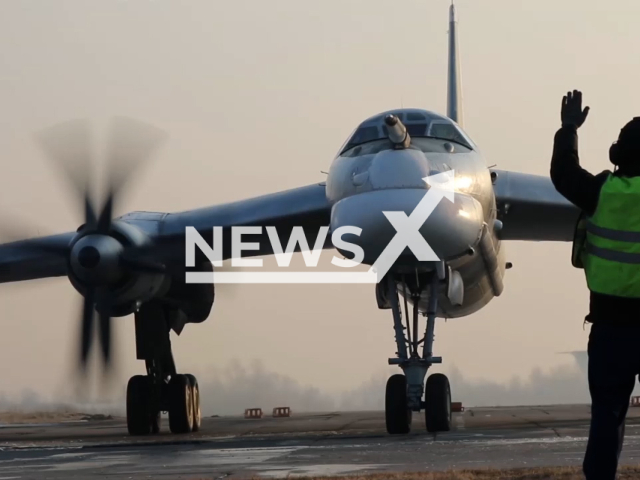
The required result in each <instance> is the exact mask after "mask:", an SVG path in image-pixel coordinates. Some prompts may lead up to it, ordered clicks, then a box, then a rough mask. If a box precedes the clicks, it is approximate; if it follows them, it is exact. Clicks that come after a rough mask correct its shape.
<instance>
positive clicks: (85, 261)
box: [78, 246, 100, 268]
mask: <svg viewBox="0 0 640 480" xmlns="http://www.w3.org/2000/svg"><path fill="white" fill-rule="evenodd" d="M78 263H79V264H80V265H82V266H83V267H84V268H94V267H95V266H96V265H98V264H99V263H100V252H98V249H97V248H96V247H93V246H88V247H84V248H83V249H82V250H80V252H78Z"/></svg>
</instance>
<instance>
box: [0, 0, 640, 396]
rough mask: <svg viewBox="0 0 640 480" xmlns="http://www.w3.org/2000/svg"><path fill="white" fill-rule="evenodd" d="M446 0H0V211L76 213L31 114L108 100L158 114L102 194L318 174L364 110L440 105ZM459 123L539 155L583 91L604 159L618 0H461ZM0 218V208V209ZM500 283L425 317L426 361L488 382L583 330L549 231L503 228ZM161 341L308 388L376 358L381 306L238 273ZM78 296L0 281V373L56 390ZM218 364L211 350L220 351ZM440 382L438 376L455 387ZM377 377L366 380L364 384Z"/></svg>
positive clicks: (160, 203)
mask: <svg viewBox="0 0 640 480" xmlns="http://www.w3.org/2000/svg"><path fill="white" fill-rule="evenodd" d="M448 4H449V2H448V1H446V0H437V1H436V0H398V1H396V2H389V1H388V0H385V1H383V0H323V1H321V2H318V1H307V0H270V1H268V2H265V1H259V0H253V1H248V0H245V1H241V0H236V1H233V2H228V1H225V2H223V1H217V0H200V1H196V0H191V1H188V2H187V1H178V0H128V1H125V0H121V1H116V0H113V1H106V0H104V1H97V0H92V1H87V0H74V1H71V0H57V1H55V2H53V1H49V2H45V1H36V0H4V1H2V2H0V158H1V159H2V163H1V165H2V168H1V169H0V213H1V214H2V215H1V216H0V217H8V218H18V219H23V220H24V223H26V224H29V225H33V226H34V227H33V229H32V231H33V233H34V234H35V233H36V227H37V228H38V229H40V233H53V232H58V231H67V230H70V229H75V228H76V226H77V225H78V223H79V221H80V218H79V208H78V205H75V204H74V202H73V195H71V194H70V192H68V189H67V187H66V185H65V183H64V182H62V181H60V176H59V175H57V174H56V173H55V171H54V170H53V168H52V166H51V164H50V163H49V162H48V161H46V160H45V159H44V158H42V156H41V155H40V153H39V151H38V150H37V149H36V147H35V145H34V143H33V141H32V134H33V132H35V131H37V130H39V129H41V128H44V127H47V126H50V125H52V124H55V123H58V122H61V121H65V120H68V119H72V118H77V117H89V118H91V119H92V120H93V121H94V122H95V125H96V127H100V126H104V124H105V123H106V121H107V120H108V118H109V117H110V116H112V115H117V114H123V115H128V116H132V117H135V118H139V119H141V120H144V121H147V122H150V123H153V124H155V125H157V126H158V127H160V128H163V129H165V130H166V131H167V132H168V133H169V134H170V138H169V140H168V142H167V144H166V145H165V147H164V148H163V149H162V151H161V152H160V154H159V155H158V157H157V159H156V160H155V161H154V162H153V163H152V164H151V165H149V166H148V167H147V168H146V169H145V170H144V172H142V174H141V175H139V176H138V178H137V179H136V180H135V181H134V182H133V183H132V185H130V187H132V188H130V189H129V194H128V196H127V198H126V199H124V201H123V204H121V205H120V207H119V211H120V212H121V213H124V212H126V211H129V210H133V209H140V210H157V211H173V210H182V209H187V208H192V207H200V206H205V205H210V204H215V203H219V202H224V201H230V200H235V199H241V198H245V197H250V196H255V195H259V194H263V193H269V192H273V191H278V190H282V189H288V188H293V187H296V186H300V185H305V184H309V183H313V182H317V181H322V180H323V179H324V178H325V177H324V175H323V174H321V173H320V171H321V170H327V169H328V167H329V165H330V162H331V160H332V158H333V156H334V154H335V153H336V151H337V149H338V148H339V147H340V145H341V144H342V143H343V141H344V140H345V138H346V136H347V135H348V134H349V133H350V132H351V131H352V130H353V128H354V127H355V125H356V124H357V123H358V122H359V121H361V120H362V119H363V118H365V117H368V116H370V115H372V114H375V113H377V112H380V111H383V110H386V109H389V108H395V107H399V106H401V105H404V106H405V107H420V108H427V109H432V110H435V111H437V112H444V110H445V98H446V92H445V89H446V58H447V57H446V41H447V37H446V32H447V8H448ZM457 4H458V12H459V18H460V28H459V37H460V38H459V40H460V50H461V61H462V75H463V98H464V115H465V125H464V126H465V129H466V130H467V132H468V133H469V135H470V136H471V137H472V138H473V139H474V140H475V142H476V143H477V144H478V145H479V146H480V149H481V151H482V152H483V153H484V154H485V156H486V157H487V162H488V163H489V164H490V165H491V164H498V166H499V168H502V169H509V170H516V171H521V172H527V173H535V174H544V175H547V174H548V167H549V159H550V153H551V145H552V138H553V134H554V132H555V130H556V128H557V127H558V126H559V106H560V100H561V97H562V95H563V94H564V93H565V92H566V91H567V90H568V89H573V88H580V89H582V90H583V91H584V95H585V100H586V102H587V104H589V105H590V106H591V114H590V118H589V119H588V121H587V123H586V125H585V126H584V127H583V129H582V130H581V132H580V134H581V152H582V158H583V162H584V165H586V166H587V167H589V168H590V169H592V170H593V171H596V170H598V171H599V170H601V169H603V168H607V150H608V148H609V145H610V143H611V142H612V141H613V140H614V139H615V137H616V136H617V134H618V131H619V129H620V127H621V126H622V125H623V124H624V123H625V122H626V121H627V120H629V119H630V118H631V117H633V116H634V115H640V93H639V91H638V79H639V76H640V56H638V55H637V54H636V52H635V48H636V46H637V45H639V44H640V30H638V28H637V18H638V16H639V15H640V3H638V2H637V1H636V0H610V1H608V2H601V1H585V0H563V1H562V2H558V1H556V0H536V1H533V0H531V1H513V0H483V1H482V2H479V1H473V0H459V1H458V2H457ZM0 227H1V225H0ZM506 248H507V251H508V257H509V258H508V259H509V261H511V262H513V264H514V268H513V269H512V270H510V271H508V272H507V278H506V288H505V291H504V293H503V295H502V296H501V297H500V298H498V299H495V300H494V301H492V302H491V303H490V305H489V306H488V307H486V308H485V309H484V310H482V311H481V312H479V313H477V314H475V315H473V316H471V317H467V318H464V319H457V320H451V321H449V322H447V323H446V324H445V323H444V322H440V323H439V324H438V325H437V328H436V335H437V339H436V353H437V354H439V355H442V356H443V357H444V364H443V366H441V367H437V369H438V370H440V371H451V369H452V368H453V367H454V366H455V367H456V368H457V369H458V370H459V371H461V372H462V373H463V374H464V376H465V378H467V379H487V380H491V381H498V382H506V381H507V380H508V379H510V378H512V377H513V376H514V375H527V376H528V375H529V372H531V371H532V370H533V369H534V368H536V367H539V368H542V369H543V370H544V369H549V368H551V367H555V366H557V365H560V364H562V363H569V362H571V361H572V359H571V358H570V357H568V356H560V355H556V352H559V351H565V350H582V349H584V348H586V340H587V335H588V327H587V328H586V329H584V330H583V326H582V321H583V318H584V315H585V313H586V311H587V297H588V295H587V289H586V286H585V283H584V280H583V278H582V273H581V272H580V271H577V270H574V269H572V267H571V265H570V262H569V256H570V246H569V245H567V244H550V243H547V244H542V243H540V244H533V243H509V244H507V245H506ZM227 293H228V295H225V292H224V291H221V292H220V294H219V295H218V297H217V299H216V304H215V305H214V310H213V313H212V315H211V317H210V318H209V320H208V321H207V322H205V323H204V324H201V325H190V326H188V327H187V328H186V329H185V331H184V332H183V334H182V336H181V337H179V338H175V337H174V341H173V345H174V348H175V356H176V360H177V362H178V366H179V368H180V370H182V371H193V372H195V373H198V374H201V375H206V373H207V371H208V370H209V369H210V368H213V366H214V365H217V366H218V367H220V366H225V365H229V364H232V362H244V361H252V360H254V359H255V360H258V361H261V362H262V364H263V366H264V368H265V369H267V370H269V371H275V372H279V373H282V374H285V375H288V376H290V377H292V378H294V379H296V380H298V381H300V382H301V383H303V384H309V385H313V386H316V387H318V388H320V389H322V390H323V391H324V390H326V391H330V390H331V391H332V390H343V389H347V388H350V387H353V386H356V385H359V384H361V383H363V382H366V381H368V380H369V379H370V378H371V377H372V375H379V374H380V373H381V372H384V371H385V370H386V369H387V368H388V367H386V363H387V358H388V357H389V356H391V355H393V352H394V351H395V344H394V341H393V329H392V323H391V315H390V313H389V312H388V311H379V310H378V309H377V308H376V303H375V297H374V292H373V287H372V286H371V285H353V286H341V285H338V286H313V285H305V286H301V285H298V286H288V285H280V286H275V285H274V286H242V287H238V288H237V289H235V290H233V291H232V292H227ZM78 302H79V296H78V295H77V294H76V292H75V290H73V288H72V287H71V286H70V285H69V283H68V281H67V280H66V279H64V278H63V279H56V280H45V281H37V282H31V283H30V284H28V285H2V286H1V287H0V312H1V323H0V325H1V326H2V335H0V362H1V364H2V365H3V368H1V369H0V390H3V391H4V392H6V393H9V394H10V393H14V392H19V391H20V390H22V389H24V388H26V387H31V388H33V389H34V390H36V391H38V392H41V393H52V392H58V391H61V390H64V386H65V383H66V381H67V380H66V378H67V377H68V375H69V368H68V366H69V363H70V355H71V354H75V350H74V348H75V341H76V338H77V328H78V327H77V322H78V312H77V309H78V307H79V305H78ZM132 320H133V317H128V318H123V319H117V321H116V323H117V324H118V327H117V328H118V337H119V340H120V342H119V344H118V346H117V348H118V354H119V368H120V371H121V374H122V378H123V380H122V382H123V385H124V382H125V381H126V378H127V377H128V376H129V375H132V374H134V373H142V371H143V365H142V364H141V362H136V361H135V352H134V339H133V321H132ZM230 362H231V363H230ZM453 389H454V391H455V384H454V385H453ZM382 393H383V392H380V394H381V395H382Z"/></svg>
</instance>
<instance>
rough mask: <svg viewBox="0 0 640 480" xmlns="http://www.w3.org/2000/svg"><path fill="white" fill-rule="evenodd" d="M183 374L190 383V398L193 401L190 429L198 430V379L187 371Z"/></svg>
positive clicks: (200, 419) (200, 422)
mask: <svg viewBox="0 0 640 480" xmlns="http://www.w3.org/2000/svg"><path fill="white" fill-rule="evenodd" d="M185 376H186V377H187V378H188V379H189V384H190V385H191V399H192V402H193V407H192V410H191V411H192V413H193V424H192V427H191V431H192V432H197V431H199V430H200V425H202V413H201V411H200V387H198V380H197V379H196V377H195V376H193V375H191V374H189V373H188V374H186V375H185Z"/></svg>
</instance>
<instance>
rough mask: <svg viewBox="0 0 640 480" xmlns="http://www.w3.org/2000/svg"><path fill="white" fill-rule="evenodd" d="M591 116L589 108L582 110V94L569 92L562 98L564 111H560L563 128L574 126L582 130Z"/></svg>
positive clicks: (576, 91) (575, 91)
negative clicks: (588, 116)
mask: <svg viewBox="0 0 640 480" xmlns="http://www.w3.org/2000/svg"><path fill="white" fill-rule="evenodd" d="M587 115H589V107H585V108H584V110H583V109H582V92H580V91H578V90H574V91H573V92H568V93H567V94H566V95H565V96H564V97H563V98H562V110H561V111H560V119H561V120H562V126H563V127H564V126H568V125H573V126H574V127H576V128H580V127H581V126H582V124H583V123H584V121H585V120H586V119H587Z"/></svg>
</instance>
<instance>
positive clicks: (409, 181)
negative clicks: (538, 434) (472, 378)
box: [0, 4, 579, 435]
mask: <svg viewBox="0 0 640 480" xmlns="http://www.w3.org/2000/svg"><path fill="white" fill-rule="evenodd" d="M456 27H457V21H456V10H455V6H454V5H453V4H452V5H451V7H450V18H449V67H448V89H447V90H448V92H447V97H448V99H447V115H446V116H442V115H439V114H437V113H433V112H430V111H427V110H420V109H408V108H401V109H398V110H393V111H390V112H384V113H381V114H378V115H375V116H372V117H371V118H368V119H366V120H365V121H364V122H362V123H361V124H360V125H359V126H358V127H357V128H356V129H355V130H354V132H353V133H352V134H351V135H350V136H349V138H348V139H347V141H346V142H345V143H344V145H343V146H342V147H341V148H340V150H339V152H338V154H337V156H336V158H335V159H334V160H333V163H332V164H331V167H330V170H329V172H328V176H327V178H326V182H322V183H318V184H313V185H307V186H303V187H300V188H296V189H293V190H287V191H282V192H278V193H273V194H270V195H265V196H260V197H256V198H251V199H247V200H242V201H238V202H233V203H228V204H223V205H216V206H209V207H205V208H200V209H197V210H191V211H185V212H178V213H152V212H132V213H128V214H126V215H123V216H121V217H118V218H113V214H112V212H113V205H114V202H115V201H116V200H117V198H118V195H119V192H120V190H121V187H122V185H123V183H124V181H125V180H126V179H128V178H129V176H130V173H131V171H132V169H133V166H135V165H136V164H137V163H139V162H140V161H141V160H142V159H144V158H146V157H148V156H149V155H150V154H151V153H152V152H153V150H154V149H155V148H156V147H157V146H158V145H159V142H160V141H161V139H162V133H161V132H159V131H157V130H155V129H153V128H152V127H148V126H145V125H143V124H140V123H138V122H135V121H132V120H126V119H121V120H120V121H118V122H116V123H114V128H113V134H112V141H111V147H110V150H109V152H110V153H109V155H108V158H110V161H111V162H112V163H114V164H116V166H117V168H116V167H114V169H113V172H114V173H112V175H111V181H110V184H109V190H108V195H107V197H106V201H105V202H104V204H103V205H102V207H101V208H100V209H96V207H95V205H94V203H93V200H92V198H93V197H92V190H91V188H89V183H88V181H87V180H86V175H84V174H83V173H82V172H83V169H82V168H80V167H77V165H82V160H83V159H86V158H89V154H90V152H89V148H88V140H87V138H88V133H87V130H86V124H84V123H82V122H69V123H66V124H63V125H59V126H56V127H52V128H51V129H50V130H47V131H45V132H43V133H42V134H41V135H40V144H41V146H42V147H43V149H44V150H45V152H46V153H48V154H49V156H51V157H54V158H55V159H56V160H58V161H59V162H60V163H61V164H62V165H66V166H67V167H66V168H67V170H68V172H67V173H68V174H69V177H70V178H71V179H72V183H73V185H74V186H75V188H76V189H77V190H78V196H79V198H80V199H81V201H82V202H83V205H84V212H85V215H84V222H83V224H82V225H81V226H80V227H79V228H78V229H77V231H75V232H69V233H63V234H59V235H53V236H45V237H38V238H30V239H24V240H18V241H13V242H11V243H6V244H3V245H0V282H17V281H25V280H31V279H38V278H46V277H60V276H66V277H68V278H69V280H70V282H71V284H72V285H73V287H74V288H75V289H76V290H77V291H78V292H79V293H80V294H81V295H82V297H83V299H84V300H83V301H84V306H83V308H82V312H81V331H82V335H81V339H80V364H81V365H84V364H85V363H86V361H87V357H88V354H89V352H90V350H91V347H92V345H93V343H94V333H93V331H94V327H97V328H95V329H96V330H97V337H98V339H99V345H100V347H101V348H100V351H101V352H102V357H103V359H104V362H105V364H106V365H107V366H108V365H109V364H110V357H111V340H110V331H111V326H110V325H111V318H112V317H121V316H127V315H131V314H133V315H134V319H135V335H136V355H137V358H138V359H139V360H144V362H145V366H146V375H136V376H134V377H132V378H131V379H130V380H129V383H128V386H127V406H126V407H127V425H128V430H129V432H130V434H132V435H143V434H149V433H152V432H157V431H158V430H159V428H160V420H159V419H160V413H161V412H162V411H168V414H169V426H170V429H171V431H172V432H174V433H185V432H190V431H196V430H198V429H199V427H200V406H199V405H200V399H199V390H198V384H197V381H196V379H195V377H193V376H192V375H184V374H178V373H177V372H178V369H177V367H176V365H175V362H174V359H173V355H172V351H171V343H170V340H169V333H170V330H174V331H175V332H176V333H177V334H180V332H181V331H182V329H183V328H184V326H185V325H186V324H192V323H200V322H203V321H204V320H206V319H207V317H209V315H210V312H211V309H212V306H213V302H214V285H213V284H206V283H203V284H197V283H196V284H193V283H188V282H187V281H186V280H185V276H186V275H185V274H186V272H188V271H199V272H212V271H213V270H212V269H213V267H212V265H211V262H208V261H207V259H206V258H205V257H204V256H199V257H198V259H197V262H196V263H195V267H194V268H190V269H188V268H186V266H185V265H186V264H185V256H186V254H185V242H186V241H185V231H186V229H187V227H193V228H195V229H196V231H197V232H198V233H199V234H200V235H201V236H202V237H203V238H204V239H206V240H207V241H208V242H209V243H211V242H213V239H214V235H213V233H212V232H213V227H222V231H223V239H224V240H225V242H224V248H223V256H224V258H225V259H228V258H230V257H231V255H232V250H231V249H230V248H229V247H228V245H229V241H228V240H229V238H230V232H231V228H232V227H237V226H258V227H267V226H272V227H276V230H277V233H278V236H279V237H280V238H281V239H284V240H286V239H287V238H289V236H290V235H291V233H292V231H293V229H294V227H297V226H298V227H299V226H301V227H303V228H304V233H305V235H306V236H307V237H308V238H315V236H316V235H317V234H318V233H319V232H320V231H321V230H322V229H323V228H325V229H326V228H327V227H329V228H330V230H331V231H335V230H337V229H338V228H340V227H342V226H355V227H358V228H361V229H362V230H361V235H359V236H357V237H353V238H352V239H351V241H352V243H354V244H356V245H359V246H360V247H361V248H362V249H363V250H364V253H365V255H364V263H365V264H368V265H371V264H372V263H373V262H374V261H375V259H376V258H377V257H378V256H379V255H380V254H381V252H382V250H383V249H384V248H385V246H386V245H388V243H389V242H390V241H391V239H392V238H393V237H394V235H395V233H396V230H395V227H394V226H393V225H392V223H391V222H390V220H389V219H388V218H387V217H386V216H385V214H384V213H383V212H389V211H396V212H405V213H406V214H407V215H408V214H410V213H411V212H412V211H413V210H414V209H415V207H416V206H417V205H418V203H419V202H420V200H421V199H422V198H423V197H424V196H425V194H426V193H425V192H428V191H429V189H430V188H432V187H431V186H430V185H428V184H427V183H425V181H424V180H423V178H425V177H428V176H430V175H434V174H441V173H443V172H454V190H455V195H454V197H453V201H451V200H448V199H443V200H442V201H440V202H439V204H438V205H437V207H436V208H435V209H434V210H433V212H432V213H431V215H429V216H428V218H427V219H426V221H424V223H423V224H422V225H421V226H419V232H420V234H421V236H422V237H423V238H424V239H425V240H426V241H427V242H428V244H429V245H430V246H431V247H432V249H433V251H434V252H435V253H436V254H437V256H438V260H437V261H422V260H419V259H418V258H416V256H415V255H414V254H413V252H412V250H411V249H405V250H404V251H403V253H402V255H401V256H400V257H399V258H398V260H397V262H396V263H395V264H394V265H393V267H392V268H391V270H390V271H389V272H388V273H387V274H386V276H385V277H384V278H383V279H382V280H381V281H380V282H378V283H377V284H376V286H375V297H376V301H377V304H378V306H379V308H381V309H389V310H391V313H392V318H393V328H394V331H395V340H396V347H397V351H396V357H394V358H392V359H390V360H389V363H390V364H394V365H398V366H399V367H400V368H401V369H402V372H403V373H402V374H397V375H393V376H392V377H390V378H389V381H388V383H387V386H386V397H385V398H386V401H385V415H386V426H387V430H388V432H389V433H390V434H405V433H408V432H409V431H410V429H411V418H412V414H413V413H414V412H420V411H422V410H424V412H425V418H426V427H427V430H428V431H429V432H438V431H447V430H449V429H450V425H451V389H450V385H449V381H448V379H447V377H446V376H444V375H442V374H439V373H436V374H432V375H430V376H429V377H428V378H427V380H426V384H425V377H426V375H427V372H428V370H429V368H430V367H431V366H432V365H433V364H436V363H440V362H441V358H439V357H437V356H435V355H434V349H433V344H434V341H433V340H434V328H435V323H436V322H435V321H436V318H456V317H461V316H466V315H470V314H472V313H474V312H476V311H478V310H479V309H481V308H482V307H484V306H485V305H486V304H487V303H488V302H489V301H490V300H491V299H492V298H493V297H496V296H498V295H500V294H501V293H502V291H503V278H504V274H505V270H506V269H507V268H508V267H509V264H508V263H507V262H506V260H505V252H504V248H503V241H508V240H528V241H571V240H572V238H573V233H574V227H575V224H576V221H577V218H578V215H579V212H578V210H577V209H576V208H575V207H574V206H573V205H571V204H570V203H569V202H567V201H566V200H565V199H564V198H563V197H562V196H560V195H559V194H558V192H557V191H556V190H555V188H554V187H553V185H552V183H551V181H550V179H549V178H546V177H541V176H534V175H527V174H522V173H513V172H506V171H500V170H494V169H491V168H489V167H488V166H487V164H486V163H485V161H484V160H483V158H482V156H481V154H480V153H479V151H478V148H477V147H476V145H475V144H474V143H473V141H472V140H471V139H470V138H469V137H468V135H467V134H466V133H465V132H464V131H463V130H462V127H461V125H462V123H463V122H462V99H461V86H460V72H459V60H458V43H457V32H456ZM74 162H75V164H74ZM72 164H73V165H76V166H72V167H69V165H72ZM261 232H262V233H260V234H257V235H255V236H254V238H253V240H254V241H255V242H258V244H259V248H257V249H256V250H253V251H251V252H247V255H270V254H273V253H274V251H273V248H272V244H271V242H269V241H268V240H269V239H268V237H267V235H266V233H265V228H262V229H261ZM327 238H328V240H327V241H326V243H325V245H324V247H325V248H334V245H333V244H332V242H331V240H330V238H331V237H327ZM337 250H338V251H339V252H340V253H342V254H343V255H344V256H345V257H347V258H351V257H350V255H352V252H351V251H349V250H347V249H341V248H338V249H337ZM214 274H215V272H214ZM373 294H374V291H373V289H372V295H373ZM403 310H404V312H405V315H404V318H403V314H402V312H403ZM96 312H97V315H96ZM420 316H425V317H426V329H425V333H424V335H420V334H419V331H418V330H419V317H420ZM96 317H97V319H96ZM94 323H95V325H94Z"/></svg>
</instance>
